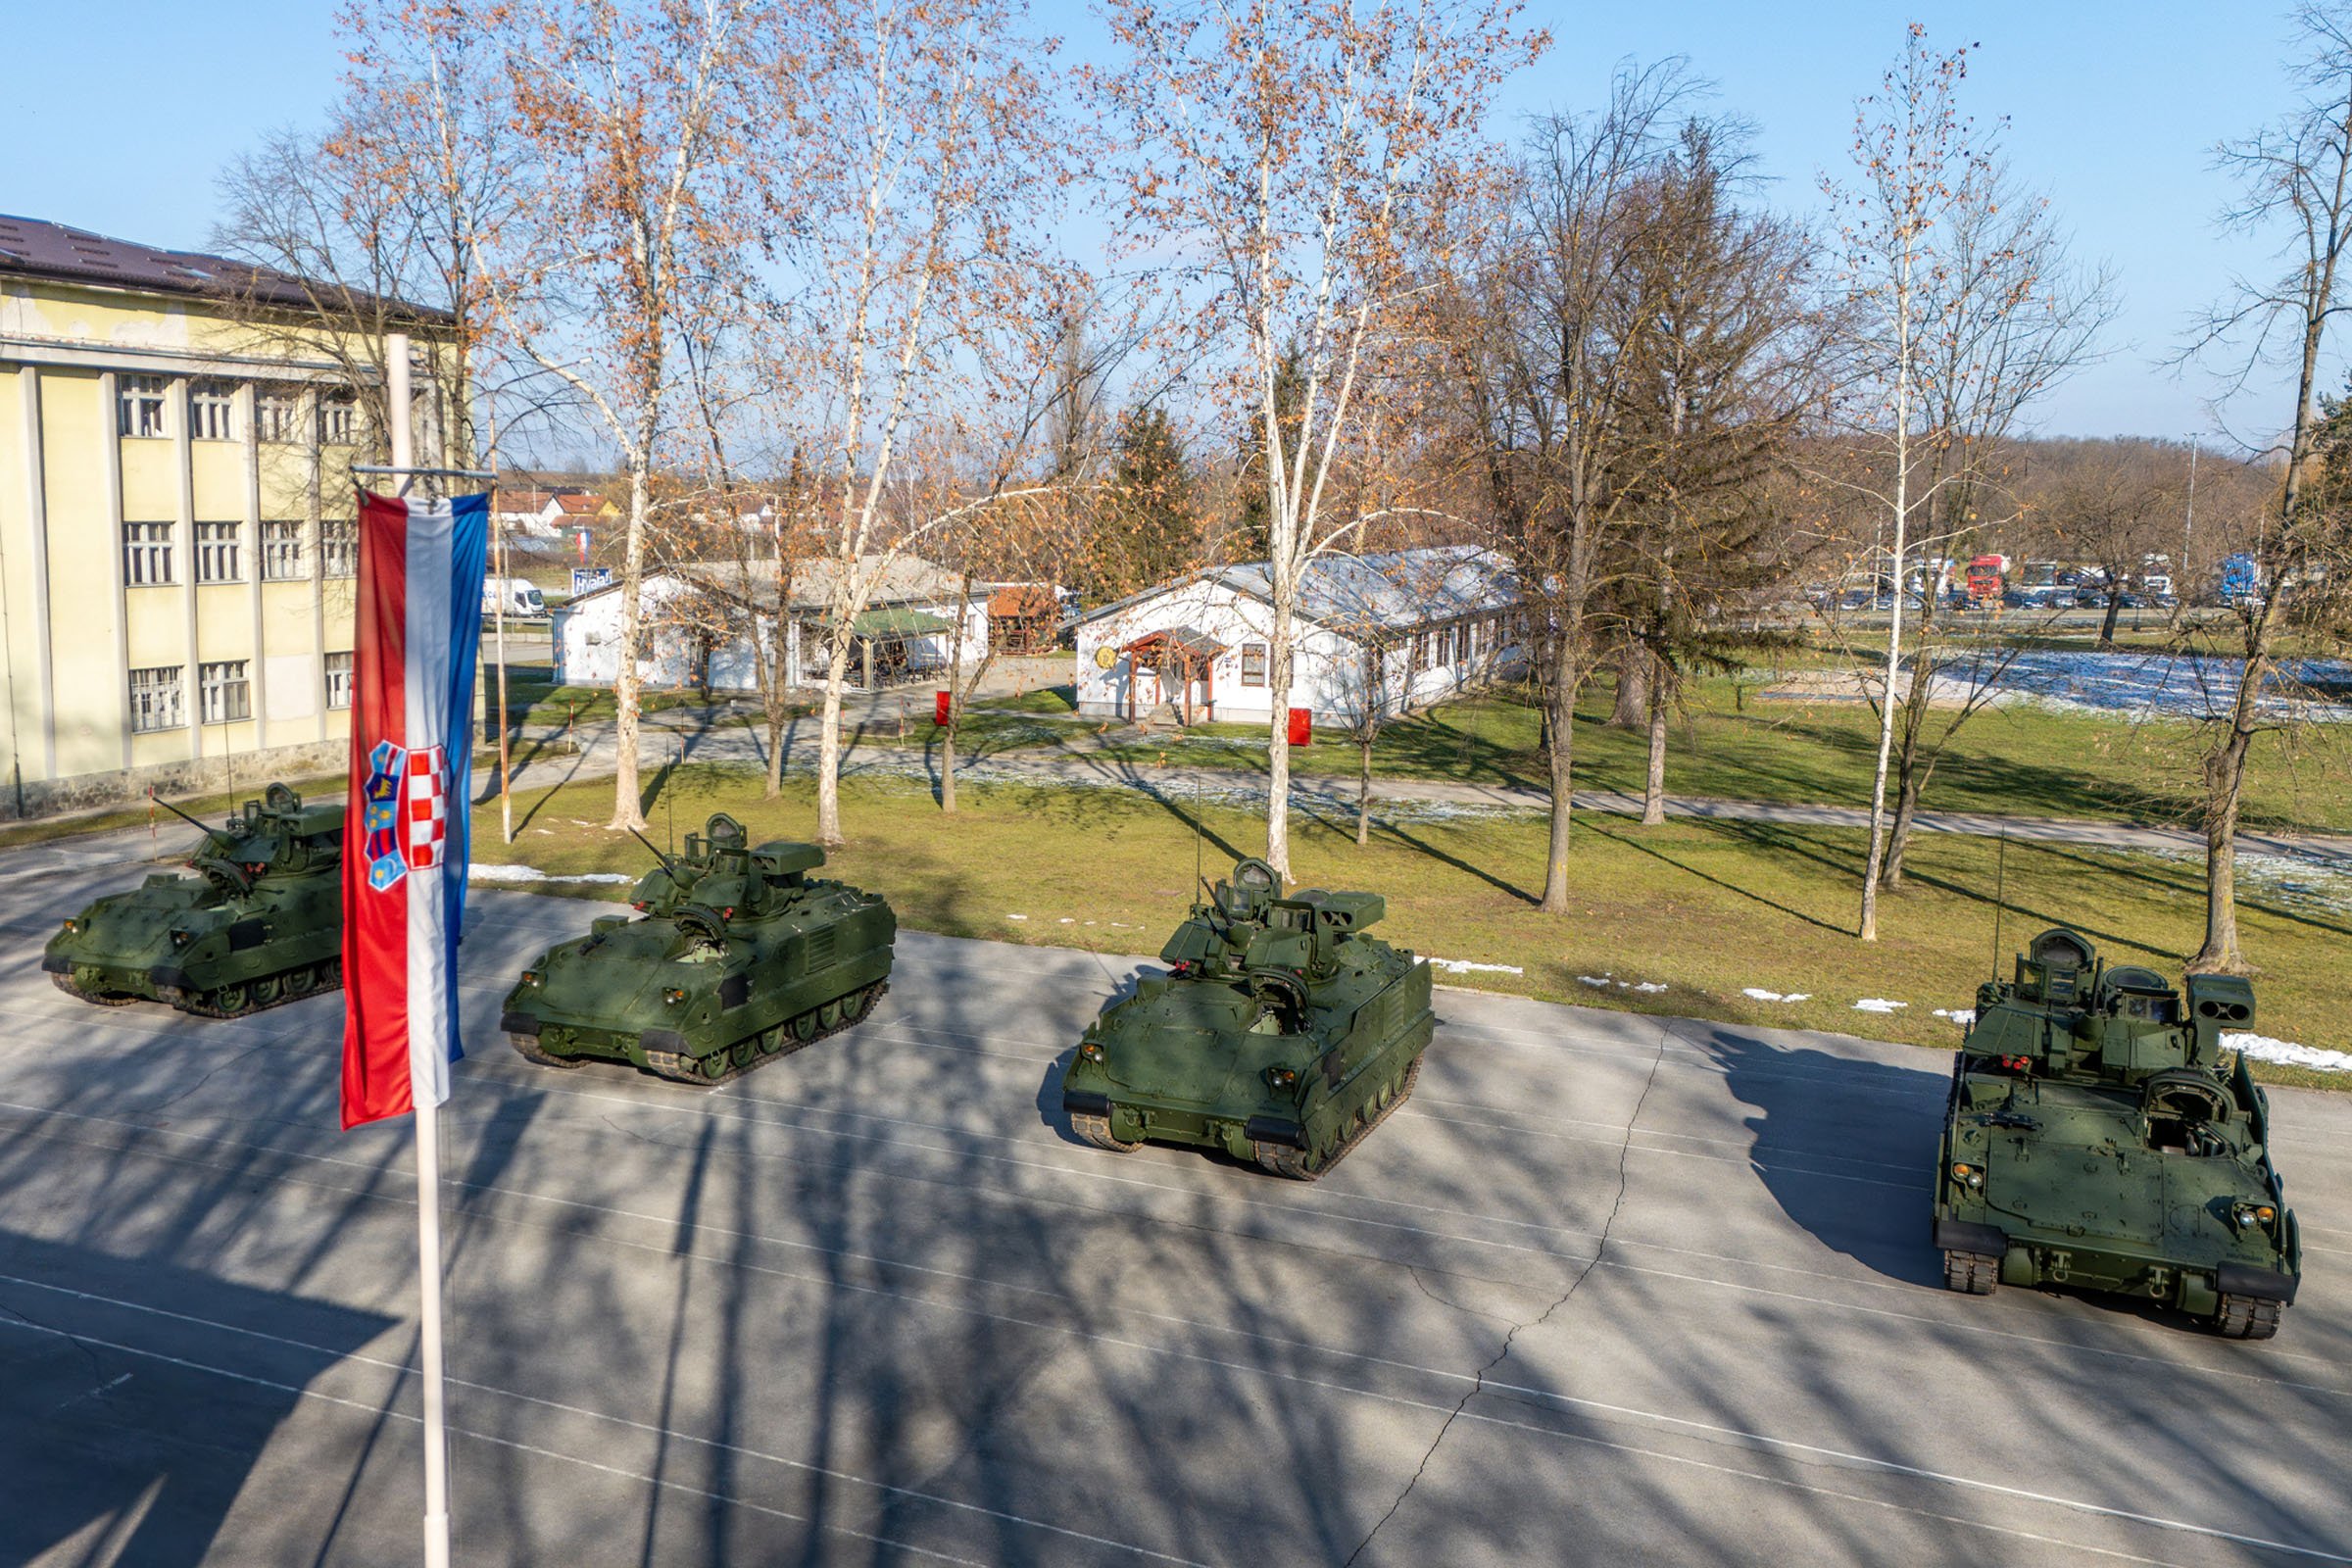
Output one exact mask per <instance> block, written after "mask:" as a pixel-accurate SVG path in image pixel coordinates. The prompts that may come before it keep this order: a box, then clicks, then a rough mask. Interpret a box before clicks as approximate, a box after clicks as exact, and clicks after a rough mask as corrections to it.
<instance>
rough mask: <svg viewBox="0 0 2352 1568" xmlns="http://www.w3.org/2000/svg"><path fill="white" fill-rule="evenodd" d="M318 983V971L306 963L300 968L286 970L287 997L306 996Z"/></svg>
mask: <svg viewBox="0 0 2352 1568" xmlns="http://www.w3.org/2000/svg"><path fill="white" fill-rule="evenodd" d="M318 985H319V971H318V970H317V969H315V968H313V967H311V966H309V965H307V964H306V965H304V966H303V967H302V968H300V969H289V970H287V971H286V995H287V996H289V997H307V996H309V995H310V994H311V993H312V992H313V991H314V990H316V989H317V988H318Z"/></svg>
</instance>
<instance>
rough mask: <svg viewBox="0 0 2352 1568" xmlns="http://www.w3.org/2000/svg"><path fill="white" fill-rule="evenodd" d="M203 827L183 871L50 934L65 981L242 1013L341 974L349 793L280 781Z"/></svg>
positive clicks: (163, 875)
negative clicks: (330, 799) (308, 794)
mask: <svg viewBox="0 0 2352 1568" xmlns="http://www.w3.org/2000/svg"><path fill="white" fill-rule="evenodd" d="M158 804H163V805H167V807H168V809H170V810H172V811H173V812H176V813H177V814H178V815H180V816H183V817H187V820H188V821H190V822H193V823H195V825H196V826H198V827H200V828H203V829H204V830H205V831H204V842H203V843H201V844H199V845H198V846H197V847H196V852H195V854H193V855H191V856H190V857H189V858H188V861H187V865H186V867H185V868H184V869H183V870H180V871H176V872H159V873H157V874H156V875H154V876H151V877H149V878H148V879H147V880H146V882H145V883H144V884H143V885H141V886H139V887H137V888H134V889H133V890H131V891H130V892H128V893H115V894H109V895H108V896H107V897H105V898H103V899H100V900H99V901H98V902H97V903H95V904H93V905H91V906H90V907H88V908H86V909H84V910H82V911H81V913H79V914H77V915H75V916H73V919H71V920H68V921H67V922H66V928H65V929H64V930H63V931H60V932H59V933H58V934H57V935H55V936H53V937H51V938H50V939H49V946H48V949H47V951H46V952H45V953H44V954H43V955H42V956H41V967H42V968H43V969H45V970H47V971H48V973H49V978H50V979H51V980H53V981H55V982H56V983H57V988H58V989H59V990H60V991H63V992H65V993H67V994H68V995H69V996H75V997H79V998H80V999H81V1000H82V1001H84V1002H95V1003H97V1004H99V1005H101V1006H108V1007H115V1006H121V1005H123V1004H124V1003H126V1002H133V1001H136V1000H138V999H140V998H142V997H144V998H148V999H150V1000H152V1001H156V1002H165V1003H170V1004H171V1005H172V1006H174V1007H177V1008H179V1009H180V1010H181V1011H183V1012H193V1013H197V1014H200V1015H201V1016H204V1017H207V1018H236V1017H242V1016H244V1015H245V1014H246V1013H250V1012H259V1011H260V1010H262V1009H263V1008H264V1007H274V1006H278V1005H282V1004H284V1003H288V1002H293V1001H297V1000H299V999H300V998H303V997H307V996H309V995H311V994H312V993H313V992H316V991H333V990H336V989H338V988H340V987H341V986H342V984H343V951H342V950H343V887H342V873H343V803H342V802H341V801H337V802H335V803H334V804H333V805H331V806H305V805H303V804H302V797H301V796H300V795H297V794H296V793H295V792H294V791H293V790H291V789H289V788H288V787H287V786H285V785H283V784H272V785H270V788H269V789H268V790H267V791H265V792H264V794H263V797H262V799H260V800H258V801H247V802H245V803H244V805H243V807H242V808H241V809H239V810H238V811H237V812H235V813H234V814H232V815H231V816H230V817H229V818H228V819H227V821H226V822H225V823H223V824H222V825H221V826H220V827H211V826H208V825H207V824H205V823H203V822H200V821H197V819H196V818H195V817H192V816H188V813H187V812H185V811H181V810H180V809H179V808H178V807H176V806H169V805H168V803H161V802H159V803H158Z"/></svg>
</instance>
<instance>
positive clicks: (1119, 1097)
mask: <svg viewBox="0 0 2352 1568" xmlns="http://www.w3.org/2000/svg"><path fill="white" fill-rule="evenodd" d="M1281 891H1282V890H1281V884H1280V882H1279V880H1278V879H1276V878H1275V877H1274V874H1273V872H1272V871H1271V870H1270V869H1269V868H1267V867H1266V866H1264V864H1263V863H1262V862H1259V861H1250V860H1245V861H1243V862H1242V863H1241V865H1239V866H1237V867H1236V870H1235V879H1234V881H1233V882H1232V883H1230V884H1227V883H1220V884H1219V885H1218V887H1217V888H1216V890H1215V893H1214V898H1213V900H1212V902H1211V903H1209V904H1205V905H1201V906H1197V907H1195V909H1194V912H1193V915H1192V917H1191V918H1190V919H1188V920H1186V922H1185V923H1184V924H1183V925H1182V926H1180V927H1179V928H1178V930H1177V933H1176V936H1175V937H1174V938H1173V939H1172V940H1171V941H1170V942H1169V944H1168V946H1167V948H1166V949H1165V950H1163V952H1162V954H1161V956H1162V957H1163V958H1165V959H1167V960H1168V961H1169V962H1170V963H1171V964H1172V965H1173V967H1172V969H1171V972H1169V973H1168V974H1165V975H1150V976H1147V977H1145V978H1144V980H1143V981H1142V982H1141V983H1140V984H1139V985H1138V987H1137V989H1136V994H1135V995H1134V996H1132V997H1130V998H1127V999H1125V1000H1123V1001H1120V1002H1116V1003H1113V1004H1112V1005H1109V1006H1108V1007H1106V1008H1104V1009H1103V1015H1102V1016H1101V1017H1100V1018H1098V1019H1097V1020H1096V1021H1095V1022H1094V1023H1093V1024H1092V1025H1090V1026H1089V1027H1088V1029H1087V1031H1086V1034H1085V1036H1084V1038H1083V1039H1081V1040H1080V1042H1079V1046H1078V1052H1077V1054H1076V1055H1075V1056H1074V1057H1073V1058H1072V1060H1071V1062H1070V1065H1069V1067H1068V1069H1067V1070H1066V1071H1065V1072H1064V1073H1063V1075H1062V1085H1061V1098H1062V1108H1063V1109H1064V1111H1066V1112H1067V1113H1068V1115H1069V1117H1070V1125H1071V1127H1072V1129H1073V1130H1074V1131H1076V1132H1077V1133H1078V1135H1079V1136H1080V1137H1082V1138H1084V1139H1086V1140H1087V1142H1089V1143H1091V1144H1094V1145H1096V1146H1097V1147H1098V1148H1102V1149H1107V1150H1112V1151H1115V1152H1128V1151H1132V1150H1133V1149H1135V1148H1136V1147H1137V1146H1138V1145H1139V1144H1141V1143H1143V1142H1145V1141H1147V1140H1149V1141H1152V1142H1155V1143H1169V1144H1186V1145H1191V1146H1193V1147H1196V1148H1203V1149H1217V1150H1222V1151H1224V1152H1226V1153H1228V1154H1231V1155H1232V1156H1233V1157H1235V1158H1236V1159H1244V1160H1250V1161H1253V1162H1254V1163H1256V1164H1257V1165H1258V1166H1260V1167H1261V1168H1263V1169H1265V1170H1267V1171H1270V1172H1272V1173H1274V1174H1275V1175H1278V1176H1287V1177H1290V1178H1293V1179H1295V1180H1301V1181H1312V1180H1313V1179H1314V1178H1316V1177H1318V1176H1320V1175H1321V1174H1323V1172H1325V1171H1327V1170H1329V1169H1330V1168H1331V1167H1332V1166H1333V1165H1335V1164H1337V1163H1338V1162H1339V1161H1340V1160H1341V1159H1342V1158H1344V1157H1346V1155H1347V1154H1348V1152H1350V1151H1351V1150H1353V1149H1354V1148H1355V1147H1356V1146H1357V1145H1358V1144H1359V1143H1361V1142H1362V1141H1363V1139H1364V1138H1365V1136H1366V1135H1367V1134H1369V1133H1370V1131H1371V1130H1372V1129H1373V1128H1374V1127H1376V1126H1378V1125H1379V1124H1380V1123H1381V1122H1382V1121H1384V1120H1386V1119H1387V1117H1388V1115H1389V1113H1390V1112H1391V1111H1393V1110H1395V1109H1396V1108H1397V1104H1398V1103H1401V1102H1402V1101H1403V1100H1404V1098H1405V1097H1406V1096H1407V1095H1409V1094H1411V1093H1412V1089H1413V1084H1414V1081H1415V1079H1416V1078H1417V1077H1418V1076H1419V1073H1420V1068H1421V1054H1422V1053H1423V1052H1424V1051H1426V1050H1427V1049H1428V1047H1429V1042H1430V1037H1431V1035H1432V1033H1433V1032H1434V1030H1435V1028H1436V1024H1437V1017H1436V1014H1435V1013H1434V1012H1432V1010H1431V1008H1430V1001H1431V986H1430V971H1429V965H1428V964H1427V963H1426V962H1423V961H1421V960H1420V959H1417V958H1415V957H1414V956H1413V955H1412V954H1410V953H1409V952H1405V951H1403V950H1400V949H1397V948H1393V947H1391V946H1389V945H1388V944H1387V943H1385V942H1381V941H1379V940H1377V939H1375V938H1372V937H1367V936H1364V935H1362V934H1361V932H1362V930H1363V928H1364V927H1366V926H1369V925H1370V924H1371V923H1372V922H1373V921H1374V920H1377V919H1378V918H1380V916H1381V914H1382V912H1383V907H1382V905H1381V901H1380V900H1379V899H1378V898H1377V897H1375V896H1373V895H1369V894H1352V893H1325V892H1321V891H1316V890H1304V891H1300V892H1298V893H1296V894H1294V895H1292V896H1291V897H1289V898H1283V897H1282V896H1281Z"/></svg>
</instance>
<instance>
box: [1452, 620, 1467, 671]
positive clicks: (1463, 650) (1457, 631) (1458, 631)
mask: <svg viewBox="0 0 2352 1568" xmlns="http://www.w3.org/2000/svg"><path fill="white" fill-rule="evenodd" d="M1453 662H1455V663H1457V664H1467V663H1468V662H1470V623H1469V622H1468V621H1466V620H1465V621H1463V622H1462V623H1461V624H1460V625H1458V626H1456V627H1454V628H1453Z"/></svg>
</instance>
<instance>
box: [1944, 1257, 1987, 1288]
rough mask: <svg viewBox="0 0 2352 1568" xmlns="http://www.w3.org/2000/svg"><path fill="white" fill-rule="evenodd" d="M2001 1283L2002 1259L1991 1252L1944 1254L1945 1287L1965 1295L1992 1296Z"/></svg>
mask: <svg viewBox="0 0 2352 1568" xmlns="http://www.w3.org/2000/svg"><path fill="white" fill-rule="evenodd" d="M2000 1283H2001V1260H2000V1259H1999V1258H1997V1257H1995V1256H1993V1255H1992V1254H1991V1253H1990V1252H1946V1253H1944V1254H1943V1288H1944V1289H1945V1290H1947V1291H1958V1292H1960V1293H1961V1294H1963V1295H1965V1296H1990V1295H1991V1294H1992V1291H1993V1287H1994V1286H1996V1285H1998V1284H2000Z"/></svg>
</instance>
